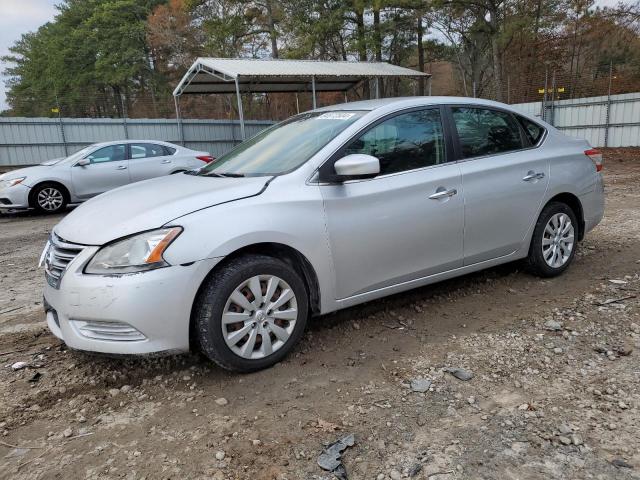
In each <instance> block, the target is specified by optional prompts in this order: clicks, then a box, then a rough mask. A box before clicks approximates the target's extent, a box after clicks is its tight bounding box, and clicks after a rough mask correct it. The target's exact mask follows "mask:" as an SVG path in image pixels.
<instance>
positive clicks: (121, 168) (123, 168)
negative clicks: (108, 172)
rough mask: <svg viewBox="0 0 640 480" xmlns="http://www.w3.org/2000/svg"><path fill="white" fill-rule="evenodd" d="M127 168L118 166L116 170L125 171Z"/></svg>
mask: <svg viewBox="0 0 640 480" xmlns="http://www.w3.org/2000/svg"><path fill="white" fill-rule="evenodd" d="M126 169H127V166H126V165H120V166H119V167H116V170H126Z"/></svg>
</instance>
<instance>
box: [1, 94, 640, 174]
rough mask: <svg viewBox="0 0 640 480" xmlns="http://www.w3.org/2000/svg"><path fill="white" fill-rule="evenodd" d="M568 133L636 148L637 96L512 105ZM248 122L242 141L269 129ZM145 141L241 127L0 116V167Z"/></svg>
mask: <svg viewBox="0 0 640 480" xmlns="http://www.w3.org/2000/svg"><path fill="white" fill-rule="evenodd" d="M513 107H514V108H518V109H520V110H522V111H524V112H527V113H529V114H532V115H536V116H538V117H541V118H543V119H544V120H546V121H547V122H549V123H551V124H552V125H555V126H556V127H557V128H558V129H560V130H562V131H563V132H564V133H566V134H567V135H570V136H573V137H579V138H584V139H586V140H588V141H589V143H591V145H593V146H594V147H638V146H640V93H624V94H619V95H604V96H599V97H585V98H572V99H567V100H558V99H553V98H551V95H549V98H544V99H543V100H542V101H540V102H531V103H519V104H514V105H513ZM272 123H273V122H270V121H262V120H260V121H258V120H253V121H247V122H246V130H247V132H246V134H247V137H251V136H253V135H255V134H256V133H257V132H259V131H260V130H262V129H264V128H266V127H267V126H269V125H271V124H272ZM121 139H144V140H164V141H168V142H172V143H178V144H183V145H185V146H186V147H189V148H193V149H196V150H203V151H208V152H210V153H211V154H212V155H214V156H220V155H221V154H223V153H224V152H226V151H228V150H229V149H231V148H232V147H233V146H234V145H236V144H237V143H239V141H240V139H241V135H240V125H239V123H238V122H237V121H230V120H186V119H185V120H181V121H180V120H174V119H127V118H124V119H122V118H119V119H112V118H12V117H0V166H8V167H12V166H19V165H34V164H37V163H40V162H43V161H45V160H49V159H52V158H58V157H63V156H66V155H70V154H71V153H73V152H75V151H77V150H80V149H81V148H83V147H85V146H86V145H90V144H92V143H97V142H102V141H109V140H121Z"/></svg>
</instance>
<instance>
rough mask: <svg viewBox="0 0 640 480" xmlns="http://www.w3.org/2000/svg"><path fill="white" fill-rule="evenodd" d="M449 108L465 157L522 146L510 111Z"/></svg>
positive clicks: (520, 137) (518, 128)
mask: <svg viewBox="0 0 640 480" xmlns="http://www.w3.org/2000/svg"><path fill="white" fill-rule="evenodd" d="M451 112H452V114H453V121H454V123H455V125H456V129H457V131H458V138H459V139H460V146H461V148H462V156H463V157H464V158H471V157H479V156H483V155H493V154H496V153H504V152H511V151H513V150H520V149H521V148H523V147H524V145H523V143H522V136H521V135H520V127H519V125H518V122H516V120H515V119H514V118H513V116H512V115H511V114H510V113H507V112H502V111H499V110H491V109H487V108H472V107H453V108H452V109H451Z"/></svg>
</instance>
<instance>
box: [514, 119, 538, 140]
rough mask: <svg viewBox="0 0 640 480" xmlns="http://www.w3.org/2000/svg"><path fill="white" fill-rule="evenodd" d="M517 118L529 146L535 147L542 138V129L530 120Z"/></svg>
mask: <svg viewBox="0 0 640 480" xmlns="http://www.w3.org/2000/svg"><path fill="white" fill-rule="evenodd" d="M517 118H518V121H519V122H520V125H522V128H523V129H524V133H525V135H526V136H527V138H528V139H529V142H530V143H531V145H537V144H538V142H539V141H540V139H541V138H542V135H544V128H542V127H541V126H540V125H538V124H537V123H534V122H532V121H531V120H528V119H526V118H524V117H521V116H519V115H518V116H517Z"/></svg>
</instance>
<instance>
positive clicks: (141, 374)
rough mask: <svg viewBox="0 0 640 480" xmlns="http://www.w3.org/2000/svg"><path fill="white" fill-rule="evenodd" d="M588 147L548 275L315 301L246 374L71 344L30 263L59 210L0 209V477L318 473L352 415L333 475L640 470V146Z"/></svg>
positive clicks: (192, 359)
mask: <svg viewBox="0 0 640 480" xmlns="http://www.w3.org/2000/svg"><path fill="white" fill-rule="evenodd" d="M605 158H606V167H605V172H606V173H605V177H606V184H607V211H606V216H605V219H604V221H603V222H602V224H601V225H600V226H599V227H597V228H596V229H595V230H594V231H593V232H591V233H590V234H589V235H588V237H587V238H586V240H585V241H584V242H583V243H582V244H581V246H580V249H579V251H578V256H577V257H576V261H575V263H574V264H573V265H572V267H571V268H570V269H569V270H568V272H567V273H566V274H565V275H563V276H561V277H560V278H556V279H552V280H541V279H538V278H535V277H532V276H530V275H529V274H527V273H524V272H522V271H521V270H520V266H519V265H518V264H510V265H505V266H502V267H499V268H494V269H491V270H488V271H484V272H481V273H478V274H474V275H469V276H466V277H463V278H459V279H455V280H451V281H447V282H444V283H441V284H438V285H435V286H431V287H427V288H421V289H418V290H414V291H411V292H408V293H405V294H401V295H396V296H393V297H390V298H387V299H384V300H380V301H375V302H371V303H369V304H366V305H364V306H359V307H355V308H351V309H349V310H346V311H342V312H339V313H337V314H333V315H329V316H326V317H322V318H318V319H315V320H314V321H313V322H312V325H311V328H310V329H309V331H308V332H307V334H306V336H305V338H304V340H303V342H302V343H301V345H300V346H299V347H298V348H297V350H296V351H295V353H294V354H293V355H292V356H291V357H289V358H288V359H287V360H286V361H284V362H282V363H281V364H279V365H278V366H276V367H274V368H271V369H269V370H266V371H263V372H259V373H255V374H251V375H237V374H229V373H226V372H224V371H222V370H220V369H218V368H216V367H214V366H213V365H211V364H209V363H208V362H207V361H205V360H204V359H203V358H201V357H199V356H197V355H184V356H172V357H163V358H154V359H114V358H105V357H101V356H95V355H88V354H84V353H79V352H74V351H70V350H68V349H67V348H65V346H64V345H63V344H61V342H60V341H59V340H57V339H56V338H55V337H53V336H52V335H51V334H49V333H48V331H47V330H46V328H45V326H44V323H43V318H44V316H43V313H42V305H41V297H40V295H41V293H40V292H41V284H42V281H43V278H42V276H43V275H42V271H40V270H38V269H37V268H36V263H37V261H38V257H39V255H40V251H41V249H42V247H43V245H44V243H45V240H46V237H47V234H48V232H49V231H50V229H51V228H52V226H53V225H55V223H56V222H57V221H59V219H60V217H39V216H35V215H30V214H23V215H19V216H0V478H12V479H19V478H24V479H36V478H38V479H39V478H64V479H67V478H92V479H93V478H96V479H97V478H101V479H102V478H104V479H107V478H114V479H115V478H126V479H142V478H147V479H156V478H164V479H169V478H173V479H191V478H212V479H215V480H223V479H251V480H276V479H278V480H285V479H286V480H293V479H305V480H309V479H331V478H334V477H333V475H332V474H330V473H328V472H324V471H322V470H321V469H320V467H319V466H318V464H317V458H318V455H319V454H320V453H321V451H322V448H323V445H325V444H328V443H330V442H333V441H335V440H336V439H338V438H341V437H343V436H345V435H347V434H350V433H353V434H354V435H355V444H354V445H353V446H352V447H349V448H348V449H347V450H346V451H345V452H344V454H343V462H344V466H345V468H346V471H347V473H348V478H349V479H380V480H382V479H389V478H390V479H392V480H396V479H399V478H416V479H431V480H436V479H437V480H450V479H480V478H482V479H501V480H502V479H523V480H524V479H541V478H554V479H555V478H558V479H568V478H572V479H590V478H593V479H629V478H640V415H639V408H640V361H639V358H640V351H639V350H638V348H640V275H639V271H640V187H639V185H640V150H630V149H626V150H625V149H617V150H608V151H607V152H606V156H605ZM19 361H24V362H26V363H27V364H28V366H27V367H26V368H23V369H21V370H16V371H14V370H13V369H12V368H11V365H12V364H14V363H15V362H19ZM449 367H453V368H464V369H466V370H469V371H471V372H473V374H474V376H473V378H471V379H470V380H468V381H462V380H459V379H457V378H455V377H454V376H453V375H452V374H451V373H449V372H447V370H446V369H447V368H449ZM418 379H423V380H424V379H428V380H430V381H431V382H432V383H431V386H430V388H429V390H428V391H426V392H424V393H418V392H414V391H412V388H411V386H410V385H411V381H412V380H418ZM417 383H419V382H417ZM423 383H425V384H428V382H423Z"/></svg>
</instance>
